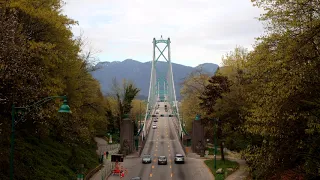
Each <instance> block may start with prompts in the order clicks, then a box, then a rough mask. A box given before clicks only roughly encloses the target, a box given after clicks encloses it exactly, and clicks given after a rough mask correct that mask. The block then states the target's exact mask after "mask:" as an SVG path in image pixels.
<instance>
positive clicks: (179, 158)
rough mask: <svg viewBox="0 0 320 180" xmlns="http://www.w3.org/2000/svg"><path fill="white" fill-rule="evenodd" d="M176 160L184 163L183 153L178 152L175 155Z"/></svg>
mask: <svg viewBox="0 0 320 180" xmlns="http://www.w3.org/2000/svg"><path fill="white" fill-rule="evenodd" d="M174 162H175V163H176V164H178V163H182V164H184V156H183V155H182V154H176V156H175V157H174Z"/></svg>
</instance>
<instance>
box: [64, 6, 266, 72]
mask: <svg viewBox="0 0 320 180" xmlns="http://www.w3.org/2000/svg"><path fill="white" fill-rule="evenodd" d="M65 2H66V5H65V7H64V13H65V14H67V15H68V16H69V17H71V18H73V19H75V20H77V21H78V22H79V26H75V27H73V32H74V34H75V35H78V34H79V32H80V29H83V31H84V35H85V36H87V37H88V39H89V40H90V41H91V44H92V46H94V48H95V49H98V50H101V51H102V52H101V53H100V54H99V57H100V60H102V61H115V60H117V61H119V60H120V61H121V60H124V59H127V58H133V59H136V60H139V61H142V62H146V61H150V60H152V39H153V38H154V37H156V38H160V35H163V37H164V38H167V37H170V39H171V42H172V44H171V54H172V61H173V62H175V63H179V64H184V65H189V66H196V65H198V64H200V63H205V62H212V63H216V64H220V62H221V56H222V55H224V54H225V53H226V52H229V51H231V50H233V49H234V48H235V47H236V45H242V46H244V47H248V48H250V47H251V45H252V44H254V41H255V40H254V38H255V37H258V36H259V35H261V34H262V33H263V28H262V24H261V23H260V22H259V21H258V20H257V19H255V18H257V17H259V14H260V13H261V12H262V10H260V9H258V8H256V7H253V6H252V4H251V2H250V1H249V0H227V1H226V0H65Z"/></svg>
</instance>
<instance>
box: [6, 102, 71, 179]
mask: <svg viewBox="0 0 320 180" xmlns="http://www.w3.org/2000/svg"><path fill="white" fill-rule="evenodd" d="M53 99H63V104H62V105H61V106H60V109H59V111H58V112H60V113H71V110H70V107H69V105H68V102H67V96H50V97H46V98H44V99H42V100H40V101H38V102H36V103H34V104H32V105H29V106H25V107H15V105H14V104H13V105H12V109H11V148H10V180H13V157H14V131H15V129H14V127H15V125H16V124H18V123H19V122H20V121H22V120H23V118H24V116H25V115H27V114H28V113H29V112H31V111H32V110H33V109H35V108H36V107H39V106H41V105H43V104H45V103H47V102H49V101H51V100H53ZM17 112H19V113H22V116H20V118H19V119H17V121H16V113H17Z"/></svg>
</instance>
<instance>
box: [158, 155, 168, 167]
mask: <svg viewBox="0 0 320 180" xmlns="http://www.w3.org/2000/svg"><path fill="white" fill-rule="evenodd" d="M161 164H164V165H167V164H168V162H167V157H166V156H159V157H158V165H161Z"/></svg>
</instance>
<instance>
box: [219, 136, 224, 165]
mask: <svg viewBox="0 0 320 180" xmlns="http://www.w3.org/2000/svg"><path fill="white" fill-rule="evenodd" d="M220 152H221V160H223V162H224V152H223V142H222V141H220Z"/></svg>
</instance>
